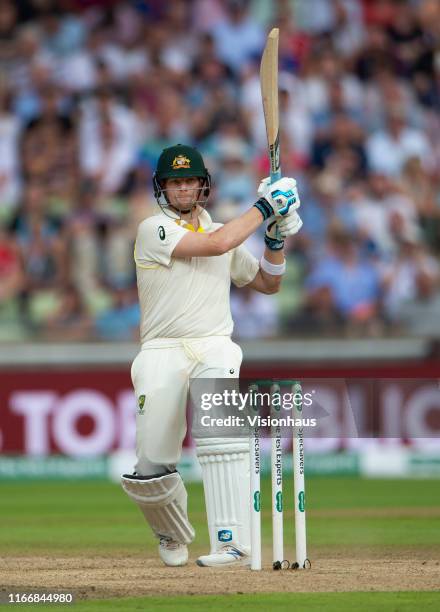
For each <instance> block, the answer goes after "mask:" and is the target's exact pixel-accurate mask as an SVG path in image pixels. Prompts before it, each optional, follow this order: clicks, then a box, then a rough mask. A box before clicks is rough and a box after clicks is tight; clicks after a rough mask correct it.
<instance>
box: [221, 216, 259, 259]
mask: <svg viewBox="0 0 440 612" xmlns="http://www.w3.org/2000/svg"><path fill="white" fill-rule="evenodd" d="M262 223H263V216H262V214H261V213H260V211H259V210H258V209H257V208H255V207H254V206H253V207H252V208H251V209H250V210H247V211H246V212H245V213H243V214H242V215H240V216H239V217H237V218H236V219H232V221H228V223H226V224H225V225H223V226H222V227H221V228H219V229H218V230H216V231H215V232H213V236H215V238H216V239H218V240H219V241H220V242H222V243H226V244H227V248H226V250H227V251H230V250H231V249H234V248H235V247H237V246H239V245H240V244H242V243H243V242H244V241H245V240H246V239H247V238H249V236H251V235H252V234H253V233H254V232H255V231H256V230H257V229H258V228H259V227H260V225H261V224H262Z"/></svg>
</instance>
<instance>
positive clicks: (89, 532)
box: [0, 477, 440, 612]
mask: <svg viewBox="0 0 440 612" xmlns="http://www.w3.org/2000/svg"><path fill="white" fill-rule="evenodd" d="M269 491H270V483H269V481H268V480H265V481H263V510H264V511H263V542H264V543H265V545H267V546H269V545H270V542H271V525H270V522H271V521H270V507H269V504H268V501H269V500H268V494H269ZM285 491H286V495H285V508H286V510H287V509H289V510H287V512H288V513H290V516H291V517H292V512H291V510H290V508H291V505H292V504H291V500H292V491H291V483H290V481H289V482H286V486H285ZM188 492H189V513H190V517H191V520H192V522H193V523H194V526H195V528H196V532H197V539H196V541H195V543H194V544H193V545H192V546H191V551H192V554H198V552H199V551H205V550H206V547H207V544H208V534H207V528H206V518H205V510H204V503H203V490H202V487H201V485H199V484H190V485H188ZM307 508H308V510H309V511H310V512H309V516H308V520H307V535H308V545H309V556H310V558H311V559H312V560H313V555H314V550H316V551H318V549H319V548H321V547H324V548H326V550H328V551H329V552H328V554H329V556H331V554H332V553H334V554H335V555H337V553H338V550H339V547H343V548H344V551H345V552H344V554H346V552H347V550H348V553H350V551H352V552H353V554H355V555H357V554H359V552H362V549H363V548H365V549H366V550H368V552H369V554H370V553H371V552H372V553H373V554H374V551H377V553H378V554H379V553H380V551H381V550H383V547H384V546H385V547H389V548H390V549H394V550H396V551H397V553H399V551H400V550H402V547H403V548H404V549H405V550H406V551H408V550H409V549H411V548H414V550H416V549H417V550H418V551H420V550H421V551H424V550H426V551H428V550H430V551H433V550H436V551H437V553H436V554H438V551H440V529H439V518H438V513H437V512H436V508H440V486H439V483H438V481H436V480H362V479H358V478H351V477H345V478H334V477H331V478H330V477H327V478H321V477H319V478H318V477H314V478H309V479H308V480H307ZM430 509H431V510H430ZM399 512H402V515H401V516H400V515H399ZM422 512H424V514H422ZM378 513H379V514H378ZM289 520H291V525H292V529H291V531H290V534H291V535H290V536H289ZM0 524H1V535H0V556H3V557H6V559H7V556H8V555H14V554H18V555H19V554H23V555H24V554H26V555H29V554H39V553H45V554H47V553H49V554H50V553H51V552H52V553H54V554H62V555H63V556H65V555H69V554H72V555H77V554H79V553H81V554H96V555H102V554H110V555H111V554H114V555H121V554H126V553H127V554H139V555H140V556H144V555H145V554H149V553H151V554H156V552H155V551H153V547H154V548H156V545H157V544H156V541H155V540H154V539H153V537H152V536H150V535H149V534H148V531H147V530H146V529H145V527H144V523H143V520H142V517H141V516H140V513H139V510H138V509H137V508H136V506H135V505H134V504H133V503H131V502H130V501H129V500H128V499H127V497H126V496H125V494H124V493H123V492H122V490H121V489H120V487H119V486H118V485H116V484H111V483H105V482H70V483H67V482H56V481H52V482H34V483H26V484H19V483H2V488H1V503H0ZM285 530H286V535H285V539H286V542H288V540H289V537H291V540H290V541H291V543H292V544H293V518H290V519H289V518H286V523H285ZM287 545H288V544H287V543H286V546H287ZM439 587H440V577H439ZM421 606H423V610H424V612H429V611H430V610H433V611H434V610H440V594H439V593H438V592H399V593H390V592H386V593H379V592H368V593H366V592H361V593H356V592H355V593H352V592H348V593H310V594H308V593H278V594H258V595H247V594H246V595H226V596H195V595H191V596H178V597H177V596H169V597H146V598H145V597H143V598H135V599H112V600H106V601H104V600H101V601H99V600H96V601H95V600H88V601H78V602H77V603H75V605H74V606H73V608H70V609H72V610H75V611H76V610H78V612H82V611H84V610H91V611H93V610H98V609H100V610H104V609H105V610H109V611H113V610H122V611H125V610H127V611H130V610H146V611H150V610H151V611H156V610H157V611H159V612H161V611H162V612H167V611H172V612H183V611H186V610H194V611H196V612H202V611H203V612H204V611H215V610H219V611H222V612H224V611H227V610H240V612H245V611H246V610H249V611H252V612H258V611H260V610H261V611H263V610H279V611H280V610H306V611H307V612H309V611H313V610H323V611H324V612H331V611H333V610H335V611H336V610H337V611H342V612H349V611H350V612H351V610H359V611H361V612H362V611H367V610H368V612H371V611H375V610H381V611H382V610H386V611H388V610H390V611H393V612H405V611H408V612H409V611H411V612H412V611H413V610H416V609H418V608H419V607H421ZM13 607H14V608H20V609H21V608H24V609H27V610H29V609H37V608H38V610H46V609H47V610H52V611H55V610H61V609H63V610H66V609H69V607H68V606H67V607H66V606H57V605H49V606H47V605H41V604H39V605H38V606H35V605H30V604H25V605H19V604H14V605H13ZM8 608H9V606H8Z"/></svg>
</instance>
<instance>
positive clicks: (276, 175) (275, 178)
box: [270, 168, 281, 184]
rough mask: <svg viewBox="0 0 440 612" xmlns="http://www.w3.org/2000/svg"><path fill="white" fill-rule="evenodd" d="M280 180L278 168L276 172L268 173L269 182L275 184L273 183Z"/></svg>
mask: <svg viewBox="0 0 440 612" xmlns="http://www.w3.org/2000/svg"><path fill="white" fill-rule="evenodd" d="M280 178H281V168H279V169H278V170H277V171H276V172H271V173H270V182H271V184H272V183H275V181H279V180H280Z"/></svg>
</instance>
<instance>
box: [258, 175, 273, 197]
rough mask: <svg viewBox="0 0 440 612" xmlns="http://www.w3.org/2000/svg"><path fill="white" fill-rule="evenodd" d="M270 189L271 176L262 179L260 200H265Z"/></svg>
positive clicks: (259, 191) (259, 193) (259, 189)
mask: <svg viewBox="0 0 440 612" xmlns="http://www.w3.org/2000/svg"><path fill="white" fill-rule="evenodd" d="M269 188H270V176H266V178H264V179H262V181H261V183H260V184H259V185H258V189H257V193H258V196H259V197H260V198H264V196H265V195H266V193H267V192H268V191H269Z"/></svg>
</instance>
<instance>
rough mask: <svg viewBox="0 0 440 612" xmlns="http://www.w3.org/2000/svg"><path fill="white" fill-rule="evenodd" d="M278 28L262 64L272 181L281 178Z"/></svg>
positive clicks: (270, 40)
mask: <svg viewBox="0 0 440 612" xmlns="http://www.w3.org/2000/svg"><path fill="white" fill-rule="evenodd" d="M278 38H279V30H278V28H273V29H272V30H271V31H270V33H269V35H268V37H267V41H266V46H265V48H264V52H263V56H262V58H261V65H260V84H261V97H262V99H263V111H264V120H265V122H266V134H267V144H268V148H269V159H270V180H271V183H273V182H274V181H276V180H278V179H279V178H281V166H280V134H279V114H278Z"/></svg>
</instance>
